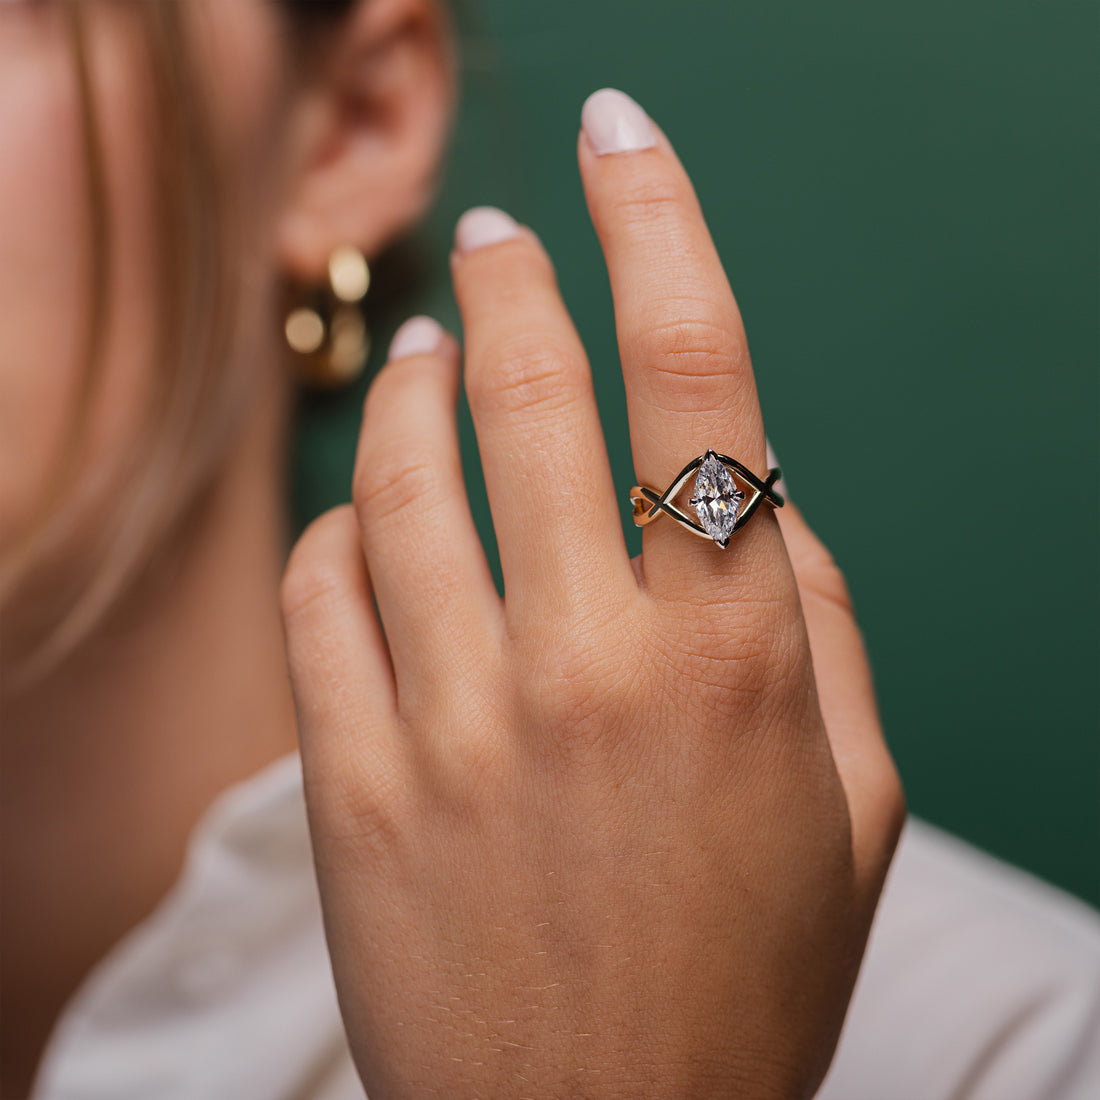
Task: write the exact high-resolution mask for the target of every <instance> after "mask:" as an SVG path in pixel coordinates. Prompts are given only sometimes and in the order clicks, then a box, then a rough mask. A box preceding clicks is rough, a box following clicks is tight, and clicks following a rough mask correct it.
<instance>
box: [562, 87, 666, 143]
mask: <svg viewBox="0 0 1100 1100" xmlns="http://www.w3.org/2000/svg"><path fill="white" fill-rule="evenodd" d="M581 127H582V128H583V130H584V133H585V136H586V137H587V138H588V143H589V145H591V146H592V148H593V150H594V151H595V152H596V153H597V154H599V155H600V156H603V155H604V154H605V153H633V152H635V151H636V150H638V149H651V148H653V146H654V145H656V144H657V134H656V132H655V131H654V129H653V124H652V123H651V122H650V121H649V115H647V114H646V113H645V111H643V110H642V109H641V107H639V106H638V104H637V103H635V102H634V100H632V99H631V98H630V96H628V95H627V94H626V93H625V92H620V91H619V90H618V89H617V88H601V89H600V90H599V91H598V92H593V93H592V94H591V95H590V96H589V97H588V98H587V99H586V100H585V101H584V106H583V107H582V108H581Z"/></svg>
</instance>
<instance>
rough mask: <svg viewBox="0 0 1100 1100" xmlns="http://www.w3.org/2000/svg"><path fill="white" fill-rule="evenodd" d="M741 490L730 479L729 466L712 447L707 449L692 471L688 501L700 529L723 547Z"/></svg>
mask: <svg viewBox="0 0 1100 1100" xmlns="http://www.w3.org/2000/svg"><path fill="white" fill-rule="evenodd" d="M744 499H745V494H744V493H743V492H742V491H741V490H740V489H738V488H737V486H736V485H734V483H733V477H732V476H731V474H730V472H729V470H728V469H727V468H726V467H725V466H724V465H723V464H722V463H721V462H720V461H719V460H718V456H717V455H716V454H715V453H714V452H713V451H707V453H706V455H705V456H704V457H703V464H702V465H701V466H700V467H699V472H698V473H697V474H696V475H695V492H694V494H693V495H692V498H691V503H692V504H694V505H695V514H696V515H697V516H698V517H699V522H700V523H701V524H702V526H703V530H704V531H706V533H707V534H708V535H710V537H711V538H712V539H714V541H715V542H716V543H718V545H719V546H721V547H722V549H723V550H724V549H725V548H726V547H727V546H728V545H729V541H730V536H731V535H732V534H733V528H734V525H735V524H736V523H737V516H738V514H739V513H740V511H741V502H742V501H743V500H744Z"/></svg>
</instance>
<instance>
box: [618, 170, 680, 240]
mask: <svg viewBox="0 0 1100 1100" xmlns="http://www.w3.org/2000/svg"><path fill="white" fill-rule="evenodd" d="M686 200H687V196H686V195H685V193H684V188H683V186H682V185H679V184H677V183H676V182H674V181H672V180H668V179H646V180H642V181H640V182H637V183H633V184H631V185H629V186H627V187H624V188H623V189H622V191H621V192H620V193H619V194H618V195H617V196H616V198H615V201H614V209H615V212H616V215H617V216H618V218H619V219H620V220H621V221H623V222H624V223H625V224H626V226H627V227H628V228H629V227H632V226H638V225H645V224H648V223H652V222H654V221H661V220H664V219H667V218H669V217H671V216H679V215H680V213H681V212H682V211H683V208H684V206H685V203H686Z"/></svg>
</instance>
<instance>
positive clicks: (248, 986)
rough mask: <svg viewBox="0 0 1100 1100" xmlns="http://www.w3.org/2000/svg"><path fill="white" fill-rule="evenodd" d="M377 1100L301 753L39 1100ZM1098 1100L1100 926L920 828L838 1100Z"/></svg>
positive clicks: (83, 995) (115, 973) (857, 1000)
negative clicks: (369, 1093)
mask: <svg viewBox="0 0 1100 1100" xmlns="http://www.w3.org/2000/svg"><path fill="white" fill-rule="evenodd" d="M363 1097H364V1093H363V1089H362V1086H361V1085H360V1083H359V1080H358V1077H357V1076H356V1073H355V1070H354V1067H353V1065H352V1062H351V1057H350V1055H349V1053H348V1048H347V1043H346V1040H345V1037H344V1032H343V1029H342V1026H341V1022H340V1013H339V1010H338V1008H337V1004H336V995H335V991H334V989H333V982H332V973H331V970H330V967H329V960H328V954H327V952H326V949H325V942H324V935H323V932H322V927H321V915H320V907H319V904H318V898H317V887H316V883H315V880H314V876H313V865H312V861H311V852H310V844H309V835H308V831H307V827H306V819H305V809H304V805H303V801H302V788H301V764H300V761H299V758H298V756H297V755H296V754H295V755H292V756H288V757H284V758H283V759H281V760H278V761H276V762H275V763H274V764H272V765H270V766H269V767H268V768H266V769H264V770H263V771H262V772H260V773H259V774H258V775H256V776H254V777H252V778H251V779H248V780H246V781H245V782H243V783H240V784H238V785H237V786H235V787H232V788H230V789H229V790H227V791H225V792H224V793H223V794H222V795H221V797H220V798H219V799H218V800H217V802H216V803H215V804H214V805H213V806H212V807H211V808H210V810H209V811H208V812H207V814H206V815H205V817H204V818H203V819H202V821H201V822H200V824H199V825H198V827H197V828H196V830H195V832H194V834H193V836H192V838H191V843H190V847H189V852H188V856H187V860H186V864H185V868H184V871H183V874H182V876H181V878H180V880H179V882H178V883H177V884H176V886H175V887H174V889H173V890H172V891H171V892H170V893H169V895H168V896H167V897H166V898H165V899H164V900H163V902H162V903H161V904H160V906H159V907H158V908H157V910H156V911H155V912H154V913H153V914H152V915H151V916H150V917H149V918H148V919H146V920H145V921H143V922H142V923H141V924H140V925H139V926H138V927H137V928H135V929H134V930H133V931H132V932H131V933H129V934H128V935H127V936H126V937H125V938H124V939H123V940H122V942H120V943H119V944H118V946H117V947H116V948H115V950H113V951H112V952H111V953H110V954H109V955H108V956H107V957H106V958H105V959H103V960H102V962H101V963H100V964H99V965H98V966H97V967H96V968H95V969H94V970H93V971H92V973H91V974H90V975H89V976H88V978H87V979H86V980H85V982H84V983H83V985H82V987H81V988H80V989H79V990H78V992H77V993H76V995H75V996H74V997H73V998H72V1000H71V1001H70V1003H69V1004H68V1006H67V1007H66V1009H65V1011H64V1012H63V1014H62V1016H61V1019H60V1021H59V1022H58V1024H57V1027H56V1028H55V1030H54V1033H53V1035H52V1036H51V1039H50V1042H49V1044H48V1046H47V1049H46V1052H45V1055H44V1057H43V1061H42V1065H41V1068H40V1071H39V1075H38V1081H37V1084H36V1088H35V1094H34V1100H363ZM1098 1098H1100V916H1098V915H1097V914H1096V913H1095V912H1094V911H1093V910H1091V909H1089V908H1088V907H1087V906H1085V905H1083V904H1081V903H1079V902H1077V901H1075V900H1074V899H1072V898H1070V897H1069V896H1067V895H1065V894H1062V893H1060V892H1059V891H1056V890H1054V889H1053V888H1052V887H1049V886H1046V885H1045V884H1043V883H1040V882H1038V881H1037V880H1036V879H1034V878H1031V877H1030V876H1028V875H1026V874H1024V873H1023V872H1020V871H1016V870H1014V869H1012V868H1009V867H1007V866H1005V865H1004V864H1001V863H998V862H997V861H995V860H993V859H991V858H990V857H988V856H985V855H983V854H981V853H979V852H977V851H976V850H975V849H973V848H970V847H968V846H967V845H965V844H963V843H962V842H961V841H957V840H954V839H952V838H950V837H947V836H946V835H945V834H943V833H940V832H939V831H937V830H935V829H933V828H932V827H931V826H928V825H924V824H922V823H920V822H916V821H910V822H909V824H908V825H907V826H906V830H905V833H904V836H903V838H902V842H901V845H900V847H899V849H898V855H897V857H896V859H895V862H894V866H893V868H892V870H891V872H890V876H889V879H888V881H887V886H886V890H885V892H884V894H883V899H882V903H881V905H880V907H879V913H878V917H877V918H876V921H875V927H874V930H873V932H872V936H871V941H870V945H869V948H868V953H867V957H866V959H865V962H864V966H863V970H862V972H861V975H860V979H859V983H858V985H857V987H856V994H855V997H854V999H853V1002H852V1006H851V1009H850V1012H849V1015H848V1020H847V1023H846V1025H845V1029H844V1034H843V1036H842V1038H841V1043H840V1047H839V1049H838V1052H837V1056H836V1059H835V1061H834V1064H833V1068H832V1070H831V1071H830V1073H829V1076H828V1078H827V1079H826V1081H825V1084H824V1085H823V1086H822V1089H821V1091H820V1093H819V1094H818V1100H1098ZM500 1100H507V1098H503V1097H502V1098H500Z"/></svg>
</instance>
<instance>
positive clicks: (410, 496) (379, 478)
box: [351, 448, 436, 522]
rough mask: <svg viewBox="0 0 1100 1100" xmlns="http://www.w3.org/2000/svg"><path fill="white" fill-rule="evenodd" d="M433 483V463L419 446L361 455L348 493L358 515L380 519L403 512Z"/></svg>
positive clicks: (426, 492) (430, 457) (426, 491)
mask: <svg viewBox="0 0 1100 1100" xmlns="http://www.w3.org/2000/svg"><path fill="white" fill-rule="evenodd" d="M435 483H436V474H435V462H434V460H433V458H432V456H431V455H428V454H424V453H422V452H421V451H420V450H419V449H413V448H403V449H393V450H390V451H389V452H388V453H387V454H385V455H384V456H376V455H372V454H370V453H367V454H366V455H364V458H363V461H361V462H360V463H359V465H358V467H357V468H356V470H355V476H354V478H353V480H352V487H351V496H352V500H353V501H354V502H355V507H356V509H357V510H358V512H359V514H360V515H361V516H365V517H369V518H370V519H371V521H372V522H373V521H377V520H384V519H386V518H388V517H389V516H392V515H395V514H398V513H401V512H405V511H407V510H408V509H409V508H410V507H411V506H412V505H414V504H416V503H417V502H418V501H420V500H422V499H423V498H424V497H425V496H426V495H428V494H430V492H431V490H432V487H433V486H434V485H435Z"/></svg>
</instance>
